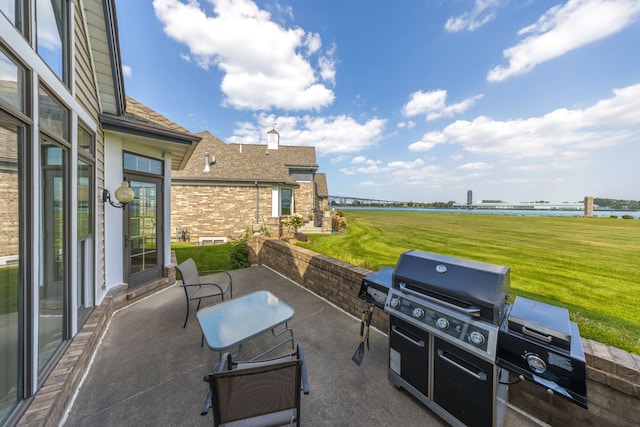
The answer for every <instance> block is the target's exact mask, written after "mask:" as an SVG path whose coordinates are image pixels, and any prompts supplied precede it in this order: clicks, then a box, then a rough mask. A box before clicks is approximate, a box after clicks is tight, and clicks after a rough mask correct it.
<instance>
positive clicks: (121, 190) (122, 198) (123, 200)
mask: <svg viewBox="0 0 640 427" xmlns="http://www.w3.org/2000/svg"><path fill="white" fill-rule="evenodd" d="M115 196H116V200H117V201H118V203H114V202H113V201H112V200H111V193H109V190H107V189H106V188H103V189H102V203H106V202H109V204H110V205H111V206H113V207H114V208H119V209H124V207H125V206H126V205H127V203H130V202H131V201H132V200H133V198H134V197H135V193H134V192H133V190H132V189H131V187H129V181H127V180H126V179H125V180H124V181H122V184H120V187H118V188H117V189H116V191H115Z"/></svg>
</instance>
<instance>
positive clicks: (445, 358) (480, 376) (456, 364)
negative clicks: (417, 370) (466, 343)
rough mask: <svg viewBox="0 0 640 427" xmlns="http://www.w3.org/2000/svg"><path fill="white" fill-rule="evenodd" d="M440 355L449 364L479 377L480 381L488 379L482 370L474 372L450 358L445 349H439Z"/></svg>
mask: <svg viewBox="0 0 640 427" xmlns="http://www.w3.org/2000/svg"><path fill="white" fill-rule="evenodd" d="M438 357H440V359H442V360H444V361H445V362H447V363H448V364H450V365H452V366H455V367H456V368H458V369H460V370H462V371H464V372H466V373H467V374H469V375H471V376H472V377H474V378H476V379H478V380H479V381H486V380H487V374H485V373H484V372H482V371H481V372H473V371H472V370H470V369H467V368H465V367H464V366H462V365H461V364H459V363H458V362H456V361H454V360H451V359H449V358H448V357H447V355H446V354H445V351H443V350H438Z"/></svg>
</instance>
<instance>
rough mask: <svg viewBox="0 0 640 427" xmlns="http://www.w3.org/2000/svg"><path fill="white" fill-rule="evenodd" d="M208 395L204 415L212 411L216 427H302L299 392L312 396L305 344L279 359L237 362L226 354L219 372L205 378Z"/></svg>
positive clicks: (220, 364) (221, 361)
mask: <svg viewBox="0 0 640 427" xmlns="http://www.w3.org/2000/svg"><path fill="white" fill-rule="evenodd" d="M204 381H206V382H208V383H209V389H210V391H209V394H208V396H207V399H206V401H205V404H204V407H203V408H202V412H201V413H200V414H201V415H207V414H208V413H209V409H213V425H214V426H215V427H217V426H225V427H232V426H234V427H235V426H252V427H253V426H281V425H289V424H293V423H295V425H296V426H299V425H300V392H301V391H302V392H304V394H309V380H308V378H307V366H306V364H305V359H304V350H303V347H302V344H300V343H298V346H297V349H296V352H295V353H293V354H290V355H287V356H282V357H278V358H276V359H271V360H265V361H254V362H234V361H232V360H231V355H230V354H229V353H225V355H223V357H222V358H221V359H220V363H219V366H218V369H217V371H216V372H214V373H212V374H208V375H205V377H204Z"/></svg>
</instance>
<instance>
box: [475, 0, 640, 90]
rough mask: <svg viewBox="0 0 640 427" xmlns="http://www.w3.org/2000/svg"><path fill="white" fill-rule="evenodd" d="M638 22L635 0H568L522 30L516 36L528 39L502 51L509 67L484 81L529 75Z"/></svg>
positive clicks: (498, 69)
mask: <svg viewBox="0 0 640 427" xmlns="http://www.w3.org/2000/svg"><path fill="white" fill-rule="evenodd" d="M639 19H640V1H638V0H569V1H568V2H567V3H566V4H563V5H559V6H555V7H552V8H551V9H549V10H548V11H547V12H546V13H545V14H544V15H542V16H541V17H540V19H538V22H536V23H535V24H532V25H530V26H528V27H525V28H523V29H521V30H520V31H519V32H518V35H520V36H528V37H527V38H525V39H524V40H522V41H521V42H520V43H518V44H517V45H516V46H513V47H510V48H508V49H506V50H505V51H504V52H503V54H504V57H505V58H506V59H507V60H508V61H509V65H507V66H502V65H500V66H497V67H495V68H493V69H491V70H490V71H489V73H488V74H487V80H488V81H490V82H499V81H503V80H506V79H508V78H509V77H513V76H516V75H519V74H525V73H528V72H529V71H531V70H532V69H533V68H534V67H536V66H537V65H538V64H541V63H543V62H545V61H549V60H551V59H554V58H557V57H560V56H562V55H564V54H566V53H567V52H569V51H572V50H574V49H578V48H580V47H582V46H584V45H587V44H589V43H592V42H594V41H597V40H600V39H603V38H605V37H608V36H610V35H612V34H615V33H617V32H619V31H621V30H622V29H624V28H626V27H628V26H629V25H631V24H633V23H635V22H637V21H638V20H639Z"/></svg>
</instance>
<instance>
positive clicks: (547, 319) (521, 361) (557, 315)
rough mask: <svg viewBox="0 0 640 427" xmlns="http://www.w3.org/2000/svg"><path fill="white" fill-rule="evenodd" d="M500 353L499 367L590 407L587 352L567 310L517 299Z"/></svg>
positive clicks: (500, 342)
mask: <svg viewBox="0 0 640 427" xmlns="http://www.w3.org/2000/svg"><path fill="white" fill-rule="evenodd" d="M497 353H498V360H497V364H498V366H500V367H502V368H504V369H506V370H508V371H510V372H513V373H514V374H517V375H519V376H522V377H523V378H524V379H526V380H527V381H530V382H532V383H534V384H536V385H538V386H540V387H544V388H545V389H546V390H549V391H550V392H553V393H554V394H557V395H559V396H561V397H563V398H565V399H567V400H569V401H570V402H572V403H575V404H577V405H579V406H582V407H583V408H586V407H587V384H586V364H585V358H584V350H583V349H582V341H581V340H580V333H579V331H578V326H577V325H576V324H575V323H574V322H570V321H569V312H568V311H567V310H566V309H564V308H560V307H556V306H552V305H549V304H545V303H543V302H539V301H533V300H530V299H527V298H522V297H516V299H515V301H514V303H513V305H512V306H511V308H510V312H509V313H508V317H507V321H505V322H503V324H502V326H501V327H500V331H499V333H498V349H497Z"/></svg>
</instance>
